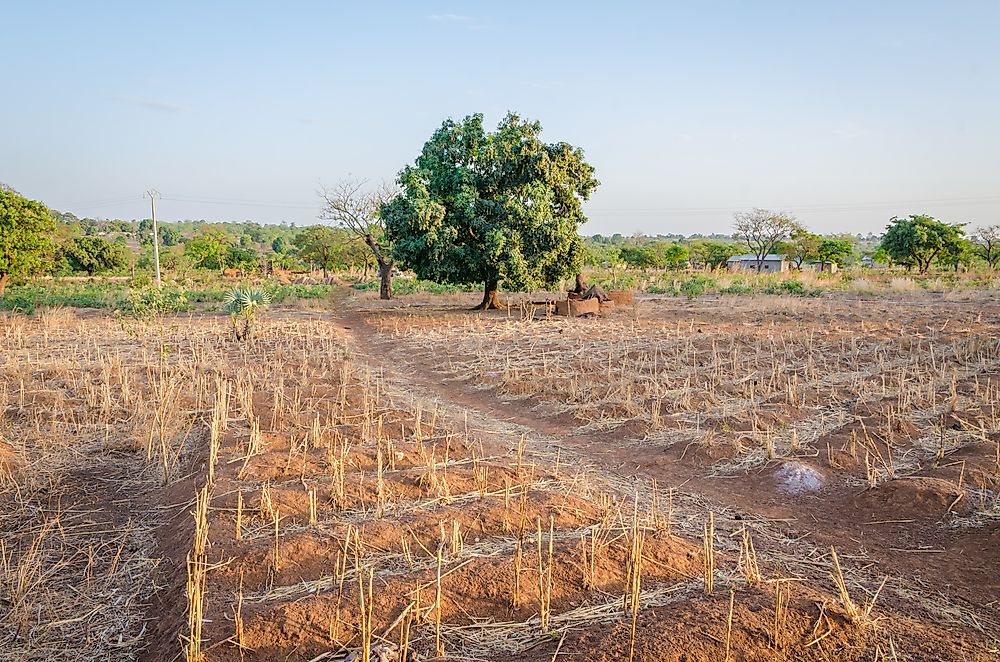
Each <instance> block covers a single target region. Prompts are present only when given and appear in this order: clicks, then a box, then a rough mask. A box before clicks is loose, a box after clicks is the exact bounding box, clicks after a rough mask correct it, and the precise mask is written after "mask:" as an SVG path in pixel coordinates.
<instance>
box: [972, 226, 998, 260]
mask: <svg viewBox="0 0 1000 662" xmlns="http://www.w3.org/2000/svg"><path fill="white" fill-rule="evenodd" d="M972 241H973V242H974V243H975V244H976V252H977V253H979V256H980V257H981V258H983V259H984V260H986V264H988V265H990V269H996V268H997V266H998V265H1000V225H988V226H986V227H984V228H979V229H978V230H976V234H974V235H972Z"/></svg>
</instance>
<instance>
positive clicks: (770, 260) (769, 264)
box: [726, 253, 788, 274]
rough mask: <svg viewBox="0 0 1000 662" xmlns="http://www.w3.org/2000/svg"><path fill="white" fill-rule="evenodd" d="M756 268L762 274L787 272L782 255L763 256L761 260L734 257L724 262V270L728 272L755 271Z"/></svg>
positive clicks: (785, 260) (751, 257)
mask: <svg viewBox="0 0 1000 662" xmlns="http://www.w3.org/2000/svg"><path fill="white" fill-rule="evenodd" d="M758 266H759V267H760V272H761V273H762V274H765V273H780V272H782V271H788V260H787V259H786V258H785V256H784V255H776V254H774V253H770V254H768V255H765V256H764V259H762V260H758V259H757V256H756V255H734V256H733V257H731V258H729V259H728V260H726V268H727V269H729V270H730V271H757V268H758Z"/></svg>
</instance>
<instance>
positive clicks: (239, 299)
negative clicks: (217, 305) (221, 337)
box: [225, 287, 271, 342]
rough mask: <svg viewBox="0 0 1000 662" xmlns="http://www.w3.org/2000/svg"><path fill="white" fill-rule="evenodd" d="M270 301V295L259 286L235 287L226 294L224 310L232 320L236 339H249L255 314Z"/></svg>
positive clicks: (255, 319) (245, 340)
mask: <svg viewBox="0 0 1000 662" xmlns="http://www.w3.org/2000/svg"><path fill="white" fill-rule="evenodd" d="M270 303H271V297H270V295H269V294H268V293H267V292H265V291H264V290H262V289H261V288H259V287H237V288H234V289H232V290H230V291H229V292H228V293H227V294H226V299H225V304H226V306H225V307H226V312H227V313H229V319H230V320H232V322H233V335H234V336H235V338H236V339H237V340H242V341H244V342H247V341H249V340H250V338H251V336H252V335H253V327H254V323H255V322H256V321H257V315H258V314H259V313H260V312H261V311H263V310H264V309H265V308H267V307H268V306H269V305H270Z"/></svg>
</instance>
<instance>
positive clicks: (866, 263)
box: [861, 255, 886, 269]
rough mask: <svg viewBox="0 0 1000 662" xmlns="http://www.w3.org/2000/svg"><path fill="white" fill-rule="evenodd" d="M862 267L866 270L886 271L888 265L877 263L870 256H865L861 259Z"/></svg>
mask: <svg viewBox="0 0 1000 662" xmlns="http://www.w3.org/2000/svg"><path fill="white" fill-rule="evenodd" d="M861 266H862V267H864V268H865V269H885V267H886V265H884V264H882V263H881V262H876V261H875V259H874V258H872V257H871V256H869V255H865V256H864V257H862V258H861Z"/></svg>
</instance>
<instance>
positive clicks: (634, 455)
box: [341, 307, 1000, 654]
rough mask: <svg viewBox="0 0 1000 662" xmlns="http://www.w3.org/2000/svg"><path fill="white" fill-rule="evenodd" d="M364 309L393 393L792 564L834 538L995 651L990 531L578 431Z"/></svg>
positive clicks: (893, 590) (371, 342) (803, 567)
mask: <svg viewBox="0 0 1000 662" xmlns="http://www.w3.org/2000/svg"><path fill="white" fill-rule="evenodd" d="M366 319H367V315H366V314H365V313H364V312H363V311H358V310H352V309H351V308H350V307H348V308H347V310H346V311H345V312H344V313H343V316H342V318H341V322H342V323H343V325H344V327H345V328H346V329H348V330H349V331H350V336H351V341H352V343H353V344H354V346H355V349H356V350H357V351H358V352H360V353H362V354H364V355H365V356H367V357H368V359H369V361H371V363H372V365H374V366H378V367H381V368H382V369H383V370H384V371H385V372H386V374H387V375H388V376H389V377H390V381H392V382H395V383H396V384H397V385H399V387H400V388H401V393H403V394H407V395H409V397H413V398H416V399H418V400H423V401H425V402H427V403H428V404H431V403H433V404H435V405H437V406H438V407H439V408H440V409H441V411H442V412H443V413H444V414H445V415H446V416H448V417H449V418H451V419H452V420H453V421H463V420H467V421H475V422H476V424H475V426H474V427H475V430H474V432H477V433H479V434H480V435H481V436H483V437H485V438H487V439H489V440H490V441H491V442H493V443H497V444H500V445H501V446H504V447H506V448H507V449H514V448H516V446H517V444H518V443H519V440H520V439H521V438H522V436H523V438H524V439H525V440H526V448H527V449H528V452H529V453H534V454H536V455H538V456H541V457H545V458H546V459H548V460H550V461H551V459H552V458H553V456H555V457H558V458H560V461H561V462H563V463H565V464H567V465H572V466H574V467H576V468H583V469H586V471H588V472H589V473H590V474H592V475H594V476H597V477H599V478H600V479H603V480H604V481H606V483H607V484H608V485H610V486H613V487H616V488H617V489H618V490H619V492H624V493H626V494H631V493H638V494H639V495H640V498H642V499H649V498H650V494H651V490H650V487H649V486H650V485H651V484H652V483H653V481H654V480H655V483H656V485H658V486H661V487H666V486H674V487H675V488H676V491H674V492H673V499H674V503H675V504H676V505H677V508H678V510H677V516H678V518H679V525H680V528H681V530H683V531H685V532H686V533H688V534H690V535H691V536H692V537H697V536H698V535H699V533H700V528H701V525H702V521H703V519H704V516H705V515H704V514H705V513H706V512H707V511H709V510H711V511H713V512H715V513H717V518H718V519H717V524H718V526H719V527H720V529H721V533H720V537H721V538H726V537H727V536H730V535H731V534H734V533H737V532H738V531H739V529H740V528H742V527H743V526H744V525H745V524H746V523H747V522H752V523H753V525H754V528H755V531H756V532H757V533H759V534H762V536H763V537H764V538H765V539H766V542H764V543H763V545H764V549H765V551H767V552H770V553H772V554H773V555H774V556H775V557H776V558H778V559H780V560H781V563H782V564H783V565H784V566H785V568H786V570H788V571H791V572H793V574H794V573H799V574H800V575H806V574H809V573H812V574H814V575H815V574H817V567H821V566H820V564H821V563H825V561H826V558H827V551H828V550H829V547H830V546H831V545H835V546H836V547H837V549H838V550H839V551H840V552H841V556H842V557H847V558H849V563H850V565H851V566H852V570H851V572H853V573H855V575H856V577H857V578H858V580H859V581H861V582H864V581H865V580H866V579H867V580H868V582H869V583H871V582H875V583H876V585H877V581H878V579H880V578H881V577H889V578H890V581H889V582H888V585H887V588H886V591H885V592H884V593H883V597H882V598H880V602H881V603H882V604H883V605H885V607H887V608H888V607H891V608H892V609H893V610H894V611H896V612H897V613H906V614H907V615H909V616H912V617H914V618H917V619H923V620H928V619H929V620H931V621H934V622H938V623H940V624H942V625H948V626H952V627H954V626H958V627H959V629H960V630H965V631H967V632H968V633H969V635H970V637H973V638H981V639H985V640H986V641H987V642H988V643H987V644H986V648H987V649H991V648H992V649H994V650H993V651H991V654H992V652H995V648H996V645H997V643H996V640H995V638H996V636H997V635H996V634H995V633H996V632H997V631H1000V619H998V618H997V612H998V608H997V606H998V604H1000V603H998V602H997V599H998V597H1000V585H998V579H997V577H996V574H995V569H994V567H993V566H992V565H991V564H989V563H983V562H982V561H983V559H988V558H991V557H992V556H994V555H995V553H996V552H995V546H996V544H997V542H998V539H997V535H996V533H995V532H994V533H992V534H990V533H989V532H986V533H985V534H984V532H982V531H972V532H958V533H955V532H949V531H946V530H943V527H942V526H941V525H940V523H939V522H937V521H926V522H914V521H913V520H906V521H899V520H892V519H889V518H886V519H883V520H875V521H871V520H872V517H871V516H870V515H869V514H868V513H867V512H865V511H863V510H861V509H859V507H858V505H857V498H856V497H857V492H856V490H853V491H852V488H849V487H845V486H839V487H836V486H834V487H830V488H829V489H826V490H824V491H823V492H821V493H819V494H812V495H798V496H795V497H789V496H788V495H787V494H782V493H780V492H777V491H776V490H775V489H774V484H773V480H771V479H770V477H769V472H770V471H771V470H773V468H774V467H773V466H766V467H764V468H762V469H760V470H757V471H756V473H751V474H749V475H746V476H722V477H719V476H717V477H711V476H709V475H706V473H705V472H699V471H692V467H691V465H690V464H684V463H682V462H679V461H678V455H679V454H680V452H681V451H682V450H683V449H667V448H656V447H645V448H643V447H637V446H636V445H635V444H634V443H628V444H624V443H617V442H618V441H619V440H618V439H616V438H615V437H614V436H613V435H609V434H607V433H595V432H581V431H580V430H578V429H576V428H575V426H574V425H573V423H572V421H567V420H564V419H560V418H559V417H545V416H543V415H540V414H538V413H536V412H534V411H532V410H531V409H529V408H528V407H527V406H524V405H521V404H520V403H518V402H509V401H508V402H505V401H503V400H501V399H499V398H498V397H497V396H496V394H495V393H494V392H493V391H492V390H477V389H473V388H471V387H469V386H467V385H466V383H465V382H461V381H452V380H446V379H442V378H441V377H440V376H439V374H438V369H439V367H440V364H441V357H440V356H436V355H434V354H416V353H413V352H410V353H408V354H406V356H405V358H402V357H401V353H400V352H399V351H398V347H397V346H396V345H395V343H394V341H393V339H392V338H391V337H389V336H387V335H382V334H380V333H379V332H378V331H377V330H376V329H375V328H373V327H372V326H371V325H369V324H368V323H367V322H366ZM394 350H396V351H394ZM819 574H820V575H824V576H825V572H821V573H819ZM990 632H992V633H993V634H989V633H990ZM970 652H975V653H982V652H983V647H982V645H981V644H973V645H972V646H971V647H970Z"/></svg>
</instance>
